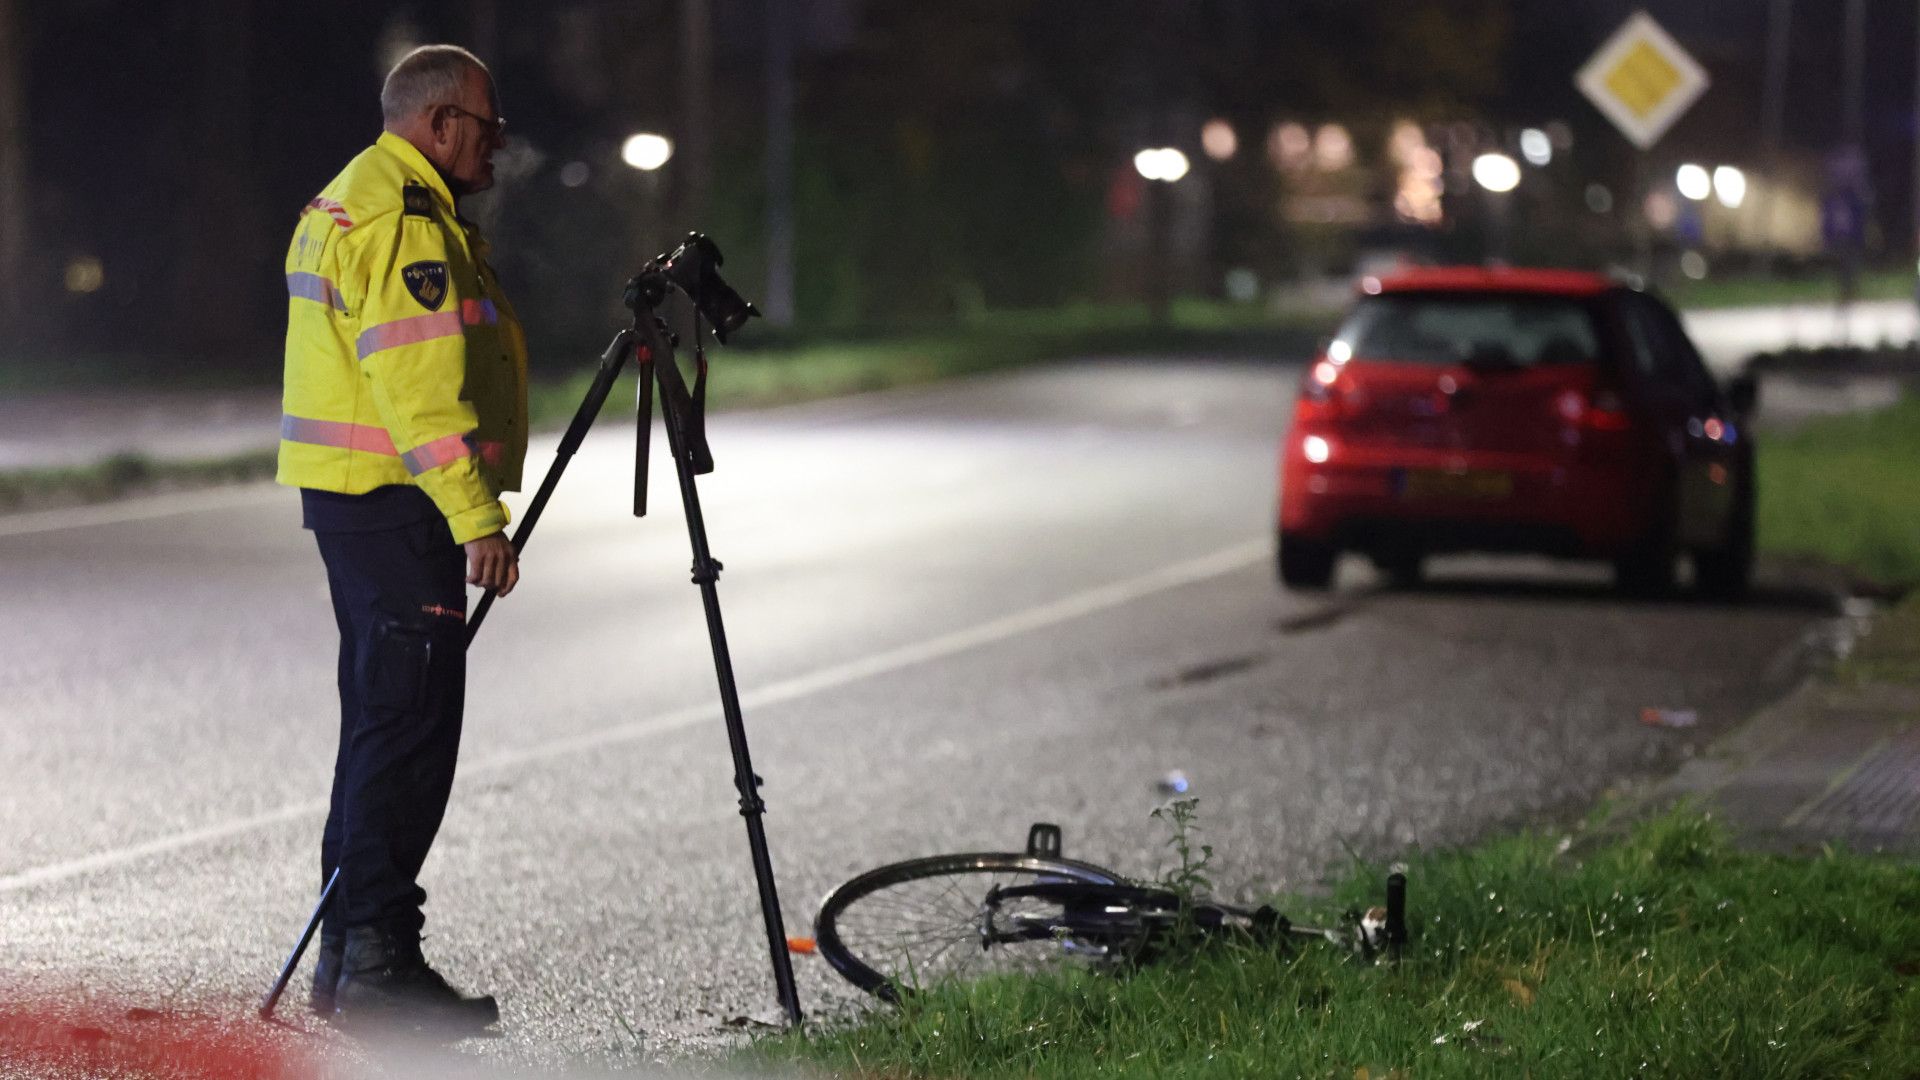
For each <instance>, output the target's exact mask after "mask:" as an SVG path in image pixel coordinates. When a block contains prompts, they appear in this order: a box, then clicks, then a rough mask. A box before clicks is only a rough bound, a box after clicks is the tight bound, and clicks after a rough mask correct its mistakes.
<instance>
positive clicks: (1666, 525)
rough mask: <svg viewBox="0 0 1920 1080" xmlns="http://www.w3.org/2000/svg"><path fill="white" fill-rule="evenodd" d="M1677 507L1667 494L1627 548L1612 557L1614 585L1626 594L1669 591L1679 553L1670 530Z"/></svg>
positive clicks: (1673, 529)
mask: <svg viewBox="0 0 1920 1080" xmlns="http://www.w3.org/2000/svg"><path fill="white" fill-rule="evenodd" d="M1679 516H1680V513H1679V507H1678V506H1676V505H1675V504H1674V500H1673V496H1672V495H1668V496H1667V498H1666V500H1665V501H1664V503H1663V505H1662V506H1661V509H1660V512H1659V514H1658V515H1657V516H1656V518H1655V520H1654V521H1653V523H1652V524H1651V525H1650V526H1649V527H1648V529H1647V533H1646V535H1645V536H1643V537H1641V539H1640V541H1639V542H1638V543H1636V544H1635V545H1634V546H1633V548H1632V549H1631V550H1629V551H1626V552H1624V553H1623V554H1621V555H1620V556H1619V557H1617V558H1615V559H1614V560H1613V581H1614V585H1615V586H1617V587H1618V588H1619V590H1620V591H1621V592H1623V593H1626V594H1627V595H1629V596H1665V595H1666V594H1668V593H1670V592H1672V591H1673V583H1674V577H1675V575H1674V563H1675V561H1676V560H1678V559H1679V557H1680V550H1679V545H1678V544H1676V543H1675V542H1674V533H1675V532H1676V531H1677V526H1678V523H1679Z"/></svg>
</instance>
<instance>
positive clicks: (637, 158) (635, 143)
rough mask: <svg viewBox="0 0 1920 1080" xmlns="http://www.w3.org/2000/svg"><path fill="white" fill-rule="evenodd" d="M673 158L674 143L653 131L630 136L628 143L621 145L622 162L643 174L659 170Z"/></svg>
mask: <svg viewBox="0 0 1920 1080" xmlns="http://www.w3.org/2000/svg"><path fill="white" fill-rule="evenodd" d="M672 156H673V143H672V142H671V141H670V140H668V139H667V137H666V136H664V135H655V134H654V133H653V132H651V131H643V132H640V133H639V134H638V135H629V136H628V137H627V141H626V142H624V143H621V144H620V160H621V161H624V162H626V163H627V164H629V165H631V166H633V167H634V168H636V169H639V170H640V171H641V172H652V171H653V170H655V169H658V168H659V167H660V166H662V165H665V164H666V163H667V159H668V158H671V157H672Z"/></svg>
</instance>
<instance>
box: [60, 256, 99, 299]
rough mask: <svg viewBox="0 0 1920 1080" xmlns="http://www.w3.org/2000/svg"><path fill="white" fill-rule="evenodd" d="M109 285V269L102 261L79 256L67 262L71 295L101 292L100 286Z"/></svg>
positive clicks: (68, 284) (91, 257) (68, 289)
mask: <svg viewBox="0 0 1920 1080" xmlns="http://www.w3.org/2000/svg"><path fill="white" fill-rule="evenodd" d="M106 283H107V269H106V267H104V266H102V265H100V260H99V259H96V258H94V257H93V256H91V255H79V256H75V257H74V258H72V259H70V260H68V262H67V291H68V292H70V293H91V292H99V291H100V286H102V285H105V284H106Z"/></svg>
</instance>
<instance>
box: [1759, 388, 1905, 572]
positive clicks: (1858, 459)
mask: <svg viewBox="0 0 1920 1080" xmlns="http://www.w3.org/2000/svg"><path fill="white" fill-rule="evenodd" d="M1758 453H1759V461H1758V464H1757V476H1758V479H1759V484H1760V488H1759V502H1758V515H1759V516H1758V520H1757V522H1756V524H1757V527H1758V542H1759V546H1760V548H1761V550H1763V551H1765V552H1767V553H1769V554H1773V555H1780V556H1789V557H1799V558H1812V559H1818V560H1821V561H1824V562H1828V563H1832V564H1835V565H1838V566H1841V567H1844V568H1846V569H1847V570H1848V571H1849V572H1851V573H1853V574H1855V575H1857V576H1859V577H1861V578H1864V579H1866V580H1868V581H1871V582H1874V583H1878V584H1879V585H1880V586H1882V587H1886V588H1891V589H1896V590H1898V589H1905V588H1910V587H1912V586H1913V585H1915V584H1920V530H1916V528H1915V526H1914V523H1915V522H1916V521H1920V471H1917V470H1916V469H1915V467H1914V463H1915V462H1920V396H1916V395H1913V394H1909V395H1907V396H1906V397H1904V398H1902V399H1901V400H1900V401H1899V402H1898V403H1896V404H1895V405H1893V406H1891V407H1889V408H1886V409H1882V410H1879V411H1876V412H1871V413H1861V414H1857V415H1848V416H1834V417H1824V418H1821V419H1819V420H1814V421H1811V422H1809V423H1807V424H1806V425H1804V426H1803V427H1800V428H1798V429H1796V430H1794V431H1791V432H1787V433H1785V434H1781V435H1776V436H1772V437H1769V438H1767V439H1763V440H1762V441H1761V442H1760V444H1759V451H1758Z"/></svg>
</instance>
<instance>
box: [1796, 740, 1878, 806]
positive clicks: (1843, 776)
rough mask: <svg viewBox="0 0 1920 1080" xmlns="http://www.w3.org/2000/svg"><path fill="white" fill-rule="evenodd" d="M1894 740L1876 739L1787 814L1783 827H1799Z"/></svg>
mask: <svg viewBox="0 0 1920 1080" xmlns="http://www.w3.org/2000/svg"><path fill="white" fill-rule="evenodd" d="M1892 741H1893V739H1892V737H1891V736H1888V737H1885V738H1881V739H1880V740H1878V741H1876V742H1875V743H1874V744H1873V745H1872V746H1869V747H1867V752H1866V753H1864V754H1861V755H1860V756H1859V757H1858V758H1856V759H1855V760H1854V762H1853V764H1851V765H1848V766H1847V767H1846V768H1844V769H1842V770H1840V772H1839V773H1837V774H1836V775H1835V776H1834V778H1833V779H1831V780H1829V781H1827V786H1826V787H1824V788H1822V789H1821V791H1820V794H1818V795H1815V796H1814V797H1813V798H1811V799H1808V800H1807V801H1806V802H1803V803H1801V804H1800V805H1799V806H1796V807H1794V808H1793V812H1792V813H1790V814H1788V815H1787V816H1786V819H1785V820H1783V821H1782V822H1780V827H1781V828H1783V829H1797V828H1799V827H1800V823H1801V822H1802V821H1805V820H1806V819H1807V815H1808V814H1811V813H1813V810H1814V807H1816V806H1819V805H1820V804H1821V803H1823V802H1825V801H1827V797H1828V796H1830V795H1832V794H1833V793H1834V792H1836V791H1839V790H1840V789H1841V788H1843V787H1846V786H1847V784H1848V783H1849V782H1850V781H1852V779H1853V777H1854V774H1855V773H1858V772H1859V771H1860V770H1861V769H1862V768H1864V767H1865V766H1866V764H1867V762H1869V761H1871V760H1873V758H1874V755H1876V754H1878V753H1879V752H1880V751H1882V750H1884V749H1886V746H1887V744H1888V743H1889V742H1892Z"/></svg>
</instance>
